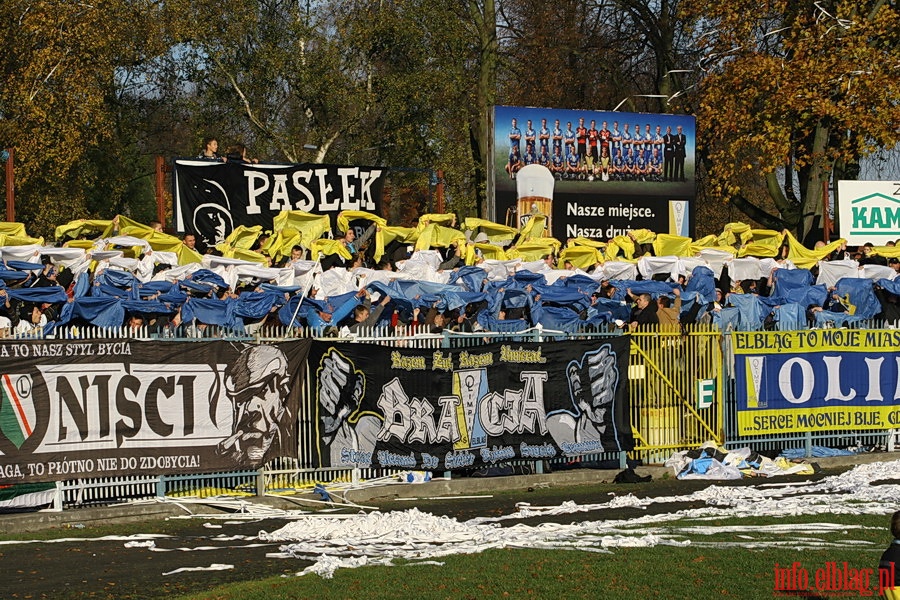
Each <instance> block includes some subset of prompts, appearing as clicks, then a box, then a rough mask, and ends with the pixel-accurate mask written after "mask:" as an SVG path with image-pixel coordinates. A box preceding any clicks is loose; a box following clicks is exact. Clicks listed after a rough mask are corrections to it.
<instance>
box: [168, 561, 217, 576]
mask: <svg viewBox="0 0 900 600" xmlns="http://www.w3.org/2000/svg"><path fill="white" fill-rule="evenodd" d="M233 568H234V565H221V564H218V563H213V564H211V565H209V566H208V567H181V568H180V569H174V570H172V571H166V572H165V573H163V575H175V574H176V573H188V572H192V571H227V570H229V569H233Z"/></svg>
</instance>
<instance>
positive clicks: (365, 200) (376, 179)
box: [172, 159, 386, 246]
mask: <svg viewBox="0 0 900 600" xmlns="http://www.w3.org/2000/svg"><path fill="white" fill-rule="evenodd" d="M385 173H386V171H385V169H376V168H369V167H346V166H338V165H315V164H300V165H266V164H257V165H245V164H237V163H218V162H210V161H202V160H187V159H179V160H176V161H175V164H174V174H173V178H172V182H173V187H174V191H173V194H174V197H175V228H176V229H177V230H178V231H181V232H186V233H193V234H195V235H197V236H199V238H200V240H201V241H202V242H203V243H204V244H205V245H207V246H213V245H215V244H218V243H219V242H222V241H224V240H225V238H226V237H227V236H228V234H230V233H231V232H232V231H233V230H234V229H235V228H236V227H237V226H238V225H246V226H248V227H252V226H253V225H262V227H263V229H266V230H269V229H271V228H272V219H274V218H275V216H276V215H277V214H278V213H280V212H281V211H283V210H302V211H304V212H310V213H316V214H325V215H330V216H331V222H332V226H334V224H335V218H336V217H337V214H338V213H339V212H341V211H343V210H362V211H367V212H371V213H375V214H381V194H382V191H383V189H384V175H385Z"/></svg>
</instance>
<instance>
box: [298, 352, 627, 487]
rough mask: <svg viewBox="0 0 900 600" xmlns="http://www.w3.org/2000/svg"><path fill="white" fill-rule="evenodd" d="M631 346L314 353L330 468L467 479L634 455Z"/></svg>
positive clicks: (324, 456)
mask: <svg viewBox="0 0 900 600" xmlns="http://www.w3.org/2000/svg"><path fill="white" fill-rule="evenodd" d="M628 353H629V340H628V338H627V337H618V338H610V339H608V340H603V341H602V342H598V341H596V340H594V341H585V342H566V343H565V344H560V343H549V344H539V343H521V344H518V343H516V344H510V343H503V344H489V345H485V346H480V347H478V348H470V349H467V350H450V349H442V350H434V349H407V348H385V347H382V346H377V345H372V344H353V343H327V342H314V343H313V347H312V350H311V352H310V373H311V374H314V375H311V376H314V377H315V381H314V382H313V383H314V385H313V389H314V390H316V397H315V399H314V401H315V404H316V406H315V414H316V431H317V438H318V465H316V466H319V467H328V466H331V467H337V466H352V467H370V466H371V467H390V468H411V469H412V468H414V469H426V470H438V471H443V470H459V469H466V468H470V467H483V466H486V465H491V464H493V463H498V462H504V461H509V460H515V459H527V460H535V459H537V460H540V459H551V458H553V457H557V456H576V455H581V454H587V453H598V452H609V451H618V450H631V449H632V447H633V440H632V435H631V424H630V422H629V417H628V415H629V407H628Z"/></svg>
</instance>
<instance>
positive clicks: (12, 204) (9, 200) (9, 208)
mask: <svg viewBox="0 0 900 600" xmlns="http://www.w3.org/2000/svg"><path fill="white" fill-rule="evenodd" d="M6 151H7V152H8V153H9V156H7V157H6V220H7V221H8V222H10V223H12V222H13V221H15V220H16V186H15V173H14V171H13V158H14V157H15V153H16V151H15V149H14V148H7V149H6Z"/></svg>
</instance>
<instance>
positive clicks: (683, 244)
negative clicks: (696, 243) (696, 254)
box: [653, 233, 693, 256]
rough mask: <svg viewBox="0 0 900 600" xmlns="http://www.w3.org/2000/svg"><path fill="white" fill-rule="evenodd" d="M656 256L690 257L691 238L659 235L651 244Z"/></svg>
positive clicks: (665, 234)
mask: <svg viewBox="0 0 900 600" xmlns="http://www.w3.org/2000/svg"><path fill="white" fill-rule="evenodd" d="M653 251H654V252H655V253H656V256H692V255H693V253H692V251H691V238H689V237H683V236H680V235H672V234H669V233H660V234H659V235H657V236H656V241H654V242H653Z"/></svg>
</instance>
